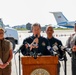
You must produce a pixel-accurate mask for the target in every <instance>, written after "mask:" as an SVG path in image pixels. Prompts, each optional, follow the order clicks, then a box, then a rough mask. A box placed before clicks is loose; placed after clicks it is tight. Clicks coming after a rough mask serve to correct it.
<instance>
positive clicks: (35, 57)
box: [33, 34, 38, 59]
mask: <svg viewBox="0 0 76 75" xmlns="http://www.w3.org/2000/svg"><path fill="white" fill-rule="evenodd" d="M35 38H38V35H37V34H36V36H35ZM33 46H38V44H37V43H36V42H34V43H33ZM33 52H34V53H33V57H34V59H37V55H38V48H33Z"/></svg>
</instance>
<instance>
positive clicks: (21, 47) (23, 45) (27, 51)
mask: <svg viewBox="0 0 76 75" xmlns="http://www.w3.org/2000/svg"><path fill="white" fill-rule="evenodd" d="M25 44H28V43H27V42H25ZM25 44H22V45H21V46H20V48H19V49H18V50H17V51H16V52H15V54H17V53H18V52H20V50H22V49H24V48H25ZM28 48H29V44H28ZM28 48H27V49H26V54H27V53H29V49H28Z"/></svg>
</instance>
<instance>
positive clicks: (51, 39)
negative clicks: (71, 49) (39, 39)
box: [46, 25, 64, 75]
mask: <svg viewBox="0 0 76 75" xmlns="http://www.w3.org/2000/svg"><path fill="white" fill-rule="evenodd" d="M53 33H54V30H53V27H52V26H51V25H49V26H48V27H47V28H46V34H47V40H48V41H49V43H50V47H51V48H53V46H54V45H56V46H57V47H58V51H57V52H58V54H57V55H58V56H59V60H61V59H62V58H63V54H64V52H63V51H62V50H61V49H60V47H59V46H62V42H61V41H60V40H59V39H57V38H55V37H53ZM60 66H61V65H60V62H59V64H58V67H57V68H58V75H60Z"/></svg>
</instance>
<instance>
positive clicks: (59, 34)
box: [12, 30, 74, 75]
mask: <svg viewBox="0 0 76 75" xmlns="http://www.w3.org/2000/svg"><path fill="white" fill-rule="evenodd" d="M72 33H74V31H73V30H55V31H54V37H56V38H58V39H60V40H61V41H62V43H63V45H64V46H65V43H66V40H67V39H68V37H69V36H70V35H71V34H72ZM18 35H19V45H17V46H16V48H15V50H14V51H16V50H18V49H19V47H20V46H21V45H22V42H23V39H24V38H26V37H28V36H31V35H32V33H27V32H26V31H18ZM41 35H42V36H44V37H46V33H42V32H41ZM66 55H67V70H66V71H67V74H66V75H72V74H71V57H69V55H68V54H67V53H66ZM20 56H21V57H22V54H20ZM60 63H61V68H60V75H65V73H64V61H60ZM12 75H22V66H21V74H19V54H18V53H17V54H16V55H15V54H14V53H13V59H12Z"/></svg>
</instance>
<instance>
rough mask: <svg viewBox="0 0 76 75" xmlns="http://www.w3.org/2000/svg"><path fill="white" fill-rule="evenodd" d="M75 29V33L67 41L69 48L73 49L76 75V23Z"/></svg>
mask: <svg viewBox="0 0 76 75" xmlns="http://www.w3.org/2000/svg"><path fill="white" fill-rule="evenodd" d="M74 31H75V33H73V34H72V35H71V36H70V37H69V38H68V40H67V42H66V46H67V48H71V49H72V54H71V57H72V58H71V63H72V75H76V23H75V26H74Z"/></svg>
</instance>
